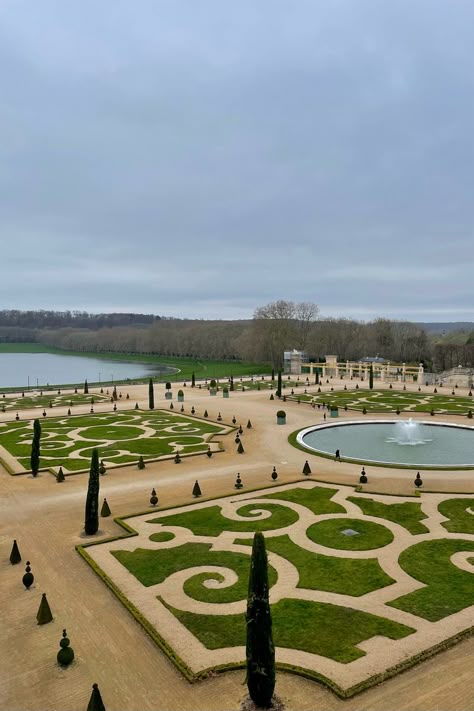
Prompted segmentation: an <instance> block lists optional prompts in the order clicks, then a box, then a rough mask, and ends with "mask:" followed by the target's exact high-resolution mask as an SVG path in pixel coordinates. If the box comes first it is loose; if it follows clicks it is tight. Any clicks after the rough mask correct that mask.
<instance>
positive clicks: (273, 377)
mask: <svg viewBox="0 0 474 711" xmlns="http://www.w3.org/2000/svg"><path fill="white" fill-rule="evenodd" d="M272 380H275V368H272Z"/></svg>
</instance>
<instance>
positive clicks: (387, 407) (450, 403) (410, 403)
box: [290, 386, 474, 415]
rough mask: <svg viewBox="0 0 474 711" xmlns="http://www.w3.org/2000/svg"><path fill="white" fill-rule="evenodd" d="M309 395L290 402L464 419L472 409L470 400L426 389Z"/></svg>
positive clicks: (296, 396)
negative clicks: (432, 413) (433, 413)
mask: <svg viewBox="0 0 474 711" xmlns="http://www.w3.org/2000/svg"><path fill="white" fill-rule="evenodd" d="M310 389H311V391H312V392H311V393H308V394H307V395H305V394H302V395H299V394H298V395H294V396H290V399H293V400H294V399H297V398H299V399H300V400H301V401H302V402H310V401H311V400H314V401H315V402H316V404H317V403H320V404H325V403H326V404H334V405H337V406H338V407H339V409H341V410H344V409H345V408H347V409H348V410H363V409H364V407H365V409H366V410H367V412H368V413H369V412H387V413H388V412H396V410H397V409H398V410H400V412H431V410H432V409H433V410H434V411H435V413H436V414H444V413H446V414H461V415H466V414H467V413H468V411H469V410H470V409H473V408H474V402H473V398H472V397H461V396H458V395H449V394H447V393H446V394H434V393H432V392H428V391H427V390H426V389H425V390H424V391H423V392H421V393H413V392H405V391H403V390H402V391H397V390H372V391H370V390H355V389H350V390H349V389H348V390H337V391H334V392H321V393H318V392H317V391H316V390H315V387H314V386H311V388H310Z"/></svg>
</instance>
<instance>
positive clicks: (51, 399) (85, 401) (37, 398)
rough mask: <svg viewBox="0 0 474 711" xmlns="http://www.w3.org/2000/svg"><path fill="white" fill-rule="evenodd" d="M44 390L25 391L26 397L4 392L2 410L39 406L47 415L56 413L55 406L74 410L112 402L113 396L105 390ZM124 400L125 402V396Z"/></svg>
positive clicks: (0, 400) (27, 408)
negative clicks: (66, 393)
mask: <svg viewBox="0 0 474 711" xmlns="http://www.w3.org/2000/svg"><path fill="white" fill-rule="evenodd" d="M42 392H43V394H42V395H41V394H40V395H29V394H28V393H27V392H26V391H25V395H24V397H23V396H22V395H20V396H19V397H11V396H7V395H5V393H4V394H3V395H2V397H1V398H0V410H1V411H2V412H11V411H14V412H15V411H19V412H21V410H29V409H31V408H33V407H38V408H41V409H44V410H45V411H46V413H47V415H48V416H50V415H51V414H54V408H55V407H68V408H70V409H71V410H72V409H73V408H74V405H94V404H95V403H98V402H107V401H108V402H110V398H111V395H107V394H106V391H105V390H104V393H103V394H101V393H100V392H91V393H90V394H89V395H84V393H79V392H78V393H77V395H76V394H70V395H63V394H61V392H60V394H59V395H58V390H54V391H51V392H46V391H45V390H44V391H42ZM123 402H125V398H123ZM111 407H112V404H111ZM122 407H123V405H122Z"/></svg>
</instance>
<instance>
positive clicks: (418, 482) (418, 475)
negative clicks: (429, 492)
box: [414, 472, 423, 488]
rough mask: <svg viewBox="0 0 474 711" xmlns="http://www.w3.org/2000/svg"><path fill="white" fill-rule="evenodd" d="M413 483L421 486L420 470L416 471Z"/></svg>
mask: <svg viewBox="0 0 474 711" xmlns="http://www.w3.org/2000/svg"><path fill="white" fill-rule="evenodd" d="M414 484H415V486H416V487H417V488H420V486H423V480H422V478H421V476H420V472H418V473H417V475H416V478H415V482H414Z"/></svg>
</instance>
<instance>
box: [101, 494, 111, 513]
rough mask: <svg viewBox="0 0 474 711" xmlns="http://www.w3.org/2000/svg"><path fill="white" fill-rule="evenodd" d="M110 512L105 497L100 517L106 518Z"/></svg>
mask: <svg viewBox="0 0 474 711" xmlns="http://www.w3.org/2000/svg"><path fill="white" fill-rule="evenodd" d="M110 513H111V511H110V506H109V505H108V503H107V499H105V498H104V503H103V504H102V508H101V510H100V515H101V516H102V518H107V516H110Z"/></svg>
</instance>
